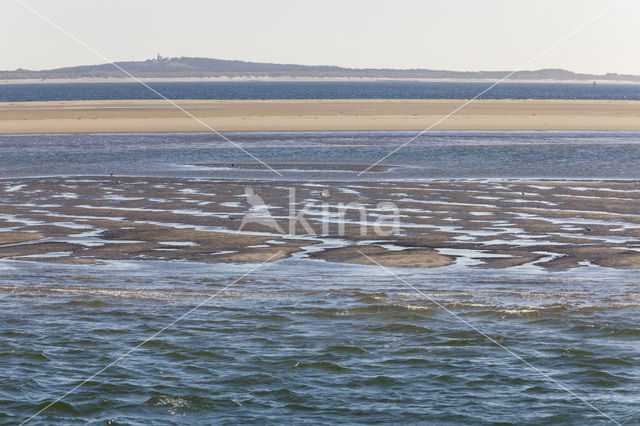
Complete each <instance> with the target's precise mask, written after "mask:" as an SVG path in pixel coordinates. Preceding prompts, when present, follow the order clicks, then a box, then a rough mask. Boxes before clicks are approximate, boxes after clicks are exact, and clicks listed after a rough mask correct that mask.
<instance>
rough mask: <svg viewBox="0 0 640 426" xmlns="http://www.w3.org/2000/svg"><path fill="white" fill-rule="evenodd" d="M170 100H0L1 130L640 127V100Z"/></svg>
mask: <svg viewBox="0 0 640 426" xmlns="http://www.w3.org/2000/svg"><path fill="white" fill-rule="evenodd" d="M176 102H177V103H178V104H179V105H180V106H181V107H182V108H184V109H185V110H187V111H189V112H190V113H191V114H193V115H194V116H197V117H198V119H199V120H201V122H198V121H196V120H194V119H193V118H190V117H188V116H186V115H185V113H184V112H183V111H180V110H178V109H177V108H175V107H174V106H172V105H171V104H169V103H168V102H166V101H162V100H138V101H52V102H5V103H0V134H49V133H183V132H207V131H209V129H208V128H207V127H205V126H204V125H203V124H202V123H203V122H204V123H206V124H207V125H208V126H211V127H212V128H214V129H216V130H217V131H221V132H313V131H393V130H411V131H420V130H424V129H426V128H428V127H429V126H431V125H435V127H434V128H433V130H478V131H484V130H592V131H604V130H611V131H616V130H620V131H640V101H595V100H591V101H590V100H477V101H474V102H473V103H471V104H469V105H467V106H466V107H464V108H463V109H461V110H460V111H458V112H457V113H456V114H454V115H452V116H451V117H449V118H447V119H446V120H444V121H440V120H441V119H442V117H445V116H447V115H448V114H450V113H451V112H452V111H454V110H456V109H457V108H458V107H459V106H460V105H462V104H463V103H464V100H460V99H456V100H451V99H449V100H435V99H431V100H422V99H404V100H391V99H369V100H333V99H330V100H263V101H258V100H250V101H238V100H235V101H233V100H222V101H221V100H199V101H198V100H196V101H194V100H185V101H176Z"/></svg>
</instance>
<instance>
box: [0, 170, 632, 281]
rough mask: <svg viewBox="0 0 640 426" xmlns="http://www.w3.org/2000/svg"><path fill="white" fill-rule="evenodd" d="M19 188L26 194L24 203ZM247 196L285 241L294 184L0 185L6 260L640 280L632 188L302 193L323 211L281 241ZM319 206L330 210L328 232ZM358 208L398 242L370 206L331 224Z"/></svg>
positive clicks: (421, 187)
mask: <svg viewBox="0 0 640 426" xmlns="http://www.w3.org/2000/svg"><path fill="white" fill-rule="evenodd" d="M16 184H20V185H22V187H21V189H20V190H19V191H17V190H14V188H15V186H16ZM246 185H252V186H253V187H254V189H255V192H256V193H257V194H260V196H261V197H262V198H263V199H264V201H265V203H266V204H267V205H268V206H270V209H271V211H272V212H273V213H274V214H275V217H276V218H277V219H276V221H277V223H278V224H279V226H280V227H281V229H287V230H289V229H290V227H289V226H288V225H289V224H288V222H287V218H286V216H284V215H285V214H286V211H287V209H288V208H289V205H288V203H289V198H288V195H289V192H288V188H287V187H286V186H285V185H287V183H286V182H275V183H274V182H271V181H223V180H198V179H188V178H151V177H150V178H141V177H136V178H128V177H121V178H118V179H113V178H110V177H99V176H94V177H83V178H33V179H28V178H20V179H0V261H1V260H2V259H14V260H29V261H46V262H64V263H87V262H103V261H111V260H164V261H194V262H204V263H218V262H233V263H238V262H252V263H258V262H262V261H266V260H271V261H277V260H280V259H284V258H289V257H297V258H298V259H309V258H311V259H314V261H328V262H339V263H350V264H365V265H374V262H375V263H379V264H381V265H385V266H389V267H414V268H431V267H446V266H447V265H451V264H455V265H463V266H468V267H472V268H512V267H527V268H531V267H534V268H543V269H546V270H567V269H572V268H577V267H581V266H593V265H597V266H601V267H610V268H640V215H638V214H637V212H638V211H640V189H639V187H638V183H637V182H631V181H602V182H576V181H573V182H566V181H564V182H563V181H547V180H545V181H542V182H534V181H522V182H518V181H484V182H483V181H455V182H450V181H430V182H357V183H353V184H349V183H344V184H336V183H335V182H326V183H322V184H320V183H319V184H317V185H315V184H314V186H305V185H300V186H298V187H297V188H296V189H297V191H298V193H297V196H298V197H299V199H300V200H305V203H306V202H307V201H308V202H313V205H316V206H317V207H316V208H310V209H309V210H308V211H307V213H308V214H307V215H306V218H307V220H308V225H309V226H310V228H311V230H305V229H304V228H303V227H302V226H297V227H296V230H295V232H292V233H286V234H285V233H282V232H280V231H279V230H276V229H274V228H273V227H268V226H265V225H264V224H262V223H255V222H251V223H246V224H243V218H244V216H245V214H247V212H249V211H250V205H249V204H248V203H247V201H246V200H245V199H244V197H242V194H244V193H245V186H246ZM323 189H326V190H327V191H328V192H327V193H328V194H329V195H328V196H327V195H325V194H326V193H325V192H324V191H323ZM61 195H64V197H61ZM321 201H323V202H327V203H328V206H329V209H328V210H327V212H328V213H329V215H328V216H327V218H328V219H326V220H325V219H324V218H323V216H322V214H320V213H321V211H320V208H321V207H320V202H321ZM356 201H360V202H365V203H367V205H369V206H370V207H372V205H373V204H376V203H378V202H393V203H395V204H396V205H397V206H398V209H399V212H400V215H401V218H400V219H401V220H400V223H399V230H398V231H399V232H397V233H395V234H390V235H381V234H380V233H376V230H375V228H374V227H373V226H372V225H373V224H374V222H373V221H374V220H376V219H377V218H378V217H379V216H378V215H377V211H376V210H375V209H373V207H372V210H371V211H370V212H369V213H370V214H367V216H366V217H365V218H362V217H361V213H360V212H359V211H357V210H353V211H348V212H347V211H345V214H344V217H343V216H340V215H336V214H335V212H336V208H337V206H339V205H345V204H348V203H351V202H356ZM303 204H304V203H300V204H299V205H298V211H300V209H302V207H303ZM325 225H326V226H327V227H326V228H325ZM363 254H364V255H366V256H364V255H363Z"/></svg>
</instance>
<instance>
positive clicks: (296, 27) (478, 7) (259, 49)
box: [0, 0, 640, 74]
mask: <svg viewBox="0 0 640 426" xmlns="http://www.w3.org/2000/svg"><path fill="white" fill-rule="evenodd" d="M23 1H24V2H25V3H28V4H29V5H31V6H32V7H33V8H35V9H37V10H39V11H40V12H41V13H42V14H43V15H46V16H47V17H48V18H49V19H51V20H52V21H55V22H56V23H58V24H59V25H60V26H62V27H64V28H65V29H67V30H68V31H69V32H71V33H73V34H74V35H76V36H77V37H78V38H80V39H82V40H84V41H85V42H86V43H88V44H89V45H91V46H92V47H94V48H95V49H96V50H98V51H99V52H101V53H102V54H104V55H105V56H107V57H108V58H110V59H112V60H114V61H119V60H142V59H146V58H149V57H151V56H154V55H155V54H157V53H160V54H162V55H163V56H202V57H212V58H222V59H242V60H251V61H261V62H287V63H302V64H313V65H315V64H328V65H341V66H348V67H390V68H431V69H452V70H511V69H514V68H516V67H518V66H519V65H521V64H522V63H523V62H525V61H527V60H528V59H530V58H531V57H533V56H534V55H536V54H537V53H539V52H540V51H542V50H543V49H545V48H546V47H548V46H549V45H551V44H553V43H554V42H555V41H557V40H558V39H560V38H562V37H563V36H565V35H566V34H567V33H569V32H570V31H572V30H573V29H575V28H576V27H578V26H579V25H581V24H582V23H584V22H585V21H587V20H589V19H590V18H592V17H593V16H595V15H596V14H598V13H599V12H600V11H602V10H604V9H605V8H606V7H607V6H608V5H611V4H613V3H614V2H615V0H415V1H411V0H379V1H377V0H315V1H312V0H55V1H52V0H23ZM639 18H640V0H626V1H624V2H623V3H621V4H620V5H619V6H617V7H616V8H615V9H613V10H612V11H610V12H609V13H607V14H606V15H605V16H603V17H602V18H600V19H599V20H598V21H596V22H594V23H593V24H591V25H590V26H589V27H587V28H585V29H583V30H582V31H580V32H579V33H577V34H576V35H575V36H573V37H572V38H571V39H569V40H568V41H566V42H565V43H563V44H562V45H560V46H558V47H556V48H555V49H553V50H552V51H551V52H549V53H547V54H546V55H544V56H543V57H541V58H540V59H538V60H536V61H535V62H533V63H532V64H530V65H529V66H527V67H526V68H527V69H538V68H551V67H553V68H566V69H570V70H573V71H577V72H590V73H606V72H618V73H633V74H640V54H639V53H640V49H639V44H640V25H639V24H638V19H639ZM0 39H1V40H2V50H1V51H0V52H1V55H0V69H4V70H8V69H16V68H18V67H22V68H29V69H43V68H53V67H60V66H69V65H80V64H94V63H102V62H104V61H103V60H101V59H100V58H98V57H96V56H95V55H94V54H93V53H91V52H90V51H88V50H87V49H86V48H85V47H83V46H81V45H79V44H77V43H76V42H75V41H73V40H71V39H69V38H68V37H67V36H65V35H64V34H62V33H60V32H59V31H58V30H57V29H55V28H53V27H51V26H50V25H49V24H47V23H46V22H44V21H42V20H41V19H40V18H38V17H37V16H35V15H33V14H32V13H31V12H29V11H27V10H26V9H24V8H23V7H22V6H20V5H19V4H18V3H17V2H16V1H15V0H0Z"/></svg>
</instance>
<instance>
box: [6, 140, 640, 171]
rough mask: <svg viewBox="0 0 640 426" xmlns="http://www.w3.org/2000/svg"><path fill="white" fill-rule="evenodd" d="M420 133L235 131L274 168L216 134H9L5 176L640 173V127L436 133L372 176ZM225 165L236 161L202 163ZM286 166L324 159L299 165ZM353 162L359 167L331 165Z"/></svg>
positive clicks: (251, 150) (397, 156)
mask: <svg viewBox="0 0 640 426" xmlns="http://www.w3.org/2000/svg"><path fill="white" fill-rule="evenodd" d="M415 134H416V132H319V133H297V132H296V133H227V134H226V136H227V137H228V138H229V139H230V140H232V141H233V142H235V143H236V144H239V145H241V146H242V147H243V148H244V149H245V150H246V151H247V152H249V153H251V154H252V155H254V156H256V157H257V158H260V159H261V160H262V161H264V162H266V163H267V164H270V165H272V167H273V168H275V169H276V170H279V171H281V172H282V175H283V176H282V177H280V176H276V175H275V174H274V173H273V172H271V171H270V170H268V169H267V168H266V167H262V168H260V167H257V168H254V169H245V168H242V167H234V168H230V167H228V166H229V165H230V164H234V163H246V162H250V163H254V162H255V160H253V159H252V158H251V157H250V156H249V155H248V154H246V153H245V152H242V151H241V150H239V149H238V148H236V147H235V146H233V145H232V144H230V143H229V142H227V141H225V140H222V139H221V138H220V137H219V136H217V135H214V134H212V133H182V134H91V135H45V136H38V135H21V136H0V152H1V153H2V155H0V176H5V177H11V176H25V177H26V176H59V175H83V174H84V175H87V174H90V175H108V174H110V173H114V174H116V175H128V176H140V175H142V176H183V177H203V178H224V179H273V178H282V179H288V180H296V181H307V180H338V181H341V180H379V179H382V180H390V179H393V180H404V179H434V178H538V179H554V178H560V179H640V132H546V131H543V132H477V131H465V132H460V131H446V132H428V133H426V134H424V135H423V136H421V137H420V138H418V139H416V140H414V141H412V142H411V143H410V144H409V145H407V146H406V147H404V148H403V149H401V150H399V151H397V152H396V153H394V154H393V155H391V156H390V157H388V158H387V159H385V160H384V161H383V162H382V164H383V165H389V166H392V168H391V169H389V170H388V171H386V172H384V173H364V174H362V175H360V176H358V172H359V171H363V170H364V169H365V168H366V166H367V165H370V164H373V163H374V162H376V161H378V160H380V159H381V158H382V157H384V156H385V155H387V154H389V153H390V152H391V151H393V150H394V149H395V148H396V147H398V146H399V145H401V144H404V143H405V142H406V141H408V140H409V139H411V138H412V137H413V136H415ZM202 163H219V164H220V165H221V166H225V165H226V166H227V167H193V165H196V164H202ZM282 163H306V164H316V166H314V167H311V168H305V169H304V170H303V169H296V167H295V166H288V165H287V166H281V165H279V164H282ZM326 163H350V164H354V165H357V166H359V168H358V167H355V169H354V170H353V171H350V172H340V171H336V170H323V167H322V164H326Z"/></svg>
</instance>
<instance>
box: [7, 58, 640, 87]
mask: <svg viewBox="0 0 640 426" xmlns="http://www.w3.org/2000/svg"><path fill="white" fill-rule="evenodd" d="M116 63H117V64H118V65H119V66H120V67H122V68H123V69H125V70H127V71H128V72H130V73H131V74H133V75H134V76H136V77H138V78H141V79H238V80H243V79H245V80H246V79H266V80H268V79H281V80H282V79H285V80H286V79H297V80H301V79H313V80H315V79H405V80H460V81H463V80H464V81H469V80H498V79H501V78H503V77H505V76H507V75H508V74H509V73H510V71H446V70H431V69H389V68H343V67H337V66H315V65H295V64H272V63H259V62H247V61H235V60H223V59H210V58H187V57H182V58H163V57H161V56H159V55H158V57H157V58H154V59H148V60H146V61H132V62H116ZM123 78H127V76H126V75H124V74H123V73H122V72H121V71H120V70H118V69H117V68H115V67H114V66H113V65H112V64H101V65H83V66H74V67H65V68H56V69H50V70H40V71H32V70H26V69H17V70H15V71H0V80H4V81H5V82H12V81H16V80H20V81H22V80H25V81H29V80H31V81H33V80H38V81H47V80H62V81H67V80H71V81H73V80H78V81H92V80H93V81H96V80H102V81H104V80H107V81H108V80H111V79H114V80H121V79H123ZM509 79H510V80H517V81H532V82H533V81H545V82H553V81H557V82H567V81H572V82H584V83H586V82H592V81H597V82H602V83H606V82H610V83H622V82H628V83H640V76H637V75H625V74H615V73H608V74H603V75H595V74H578V73H574V72H571V71H567V70H563V69H542V70H535V71H517V72H515V73H514V74H513V75H512V76H510V77H509Z"/></svg>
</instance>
